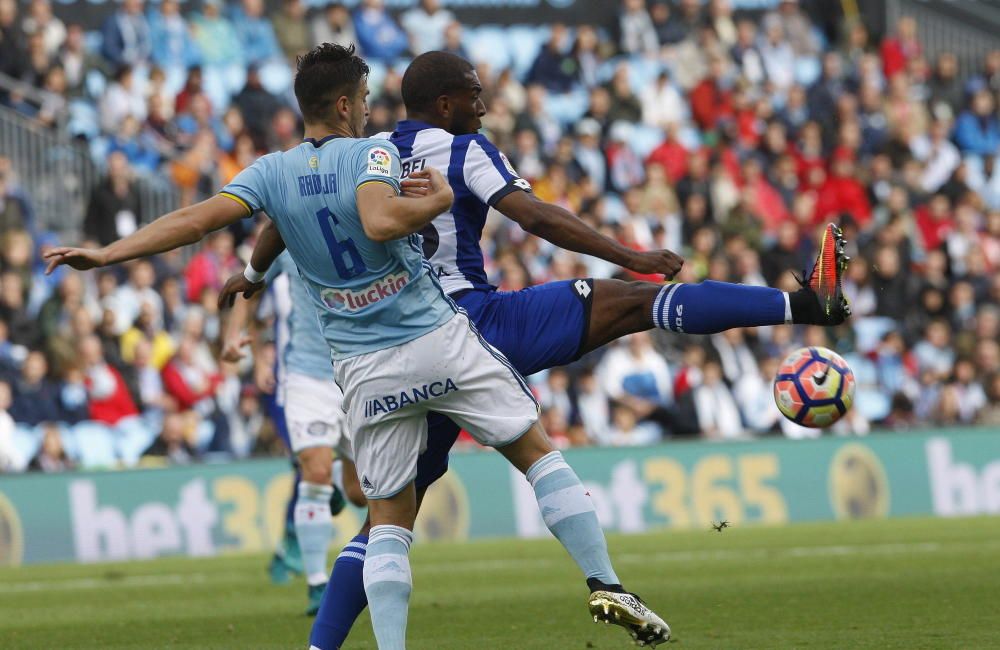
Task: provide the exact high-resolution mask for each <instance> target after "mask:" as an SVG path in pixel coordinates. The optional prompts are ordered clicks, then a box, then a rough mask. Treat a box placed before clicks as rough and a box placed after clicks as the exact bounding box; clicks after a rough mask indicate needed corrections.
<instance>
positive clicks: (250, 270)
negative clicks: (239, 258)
mask: <svg viewBox="0 0 1000 650" xmlns="http://www.w3.org/2000/svg"><path fill="white" fill-rule="evenodd" d="M243 277H244V278H246V279H247V281H249V282H252V283H253V284H258V283H260V282H263V281H264V274H263V273H261V272H260V271H258V270H257V269H255V268H254V267H253V265H252V264H250V262H247V267H246V268H245V269H243Z"/></svg>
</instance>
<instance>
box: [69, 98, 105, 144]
mask: <svg viewBox="0 0 1000 650" xmlns="http://www.w3.org/2000/svg"><path fill="white" fill-rule="evenodd" d="M66 128H67V129H69V132H70V134H72V135H81V136H83V137H85V138H87V139H93V138H96V137H97V136H98V135H99V134H100V132H101V126H100V121H99V119H98V116H97V109H96V108H94V105H93V104H90V103H88V102H85V101H83V100H80V99H77V100H73V101H71V102H70V103H69V122H68V123H67V125H66Z"/></svg>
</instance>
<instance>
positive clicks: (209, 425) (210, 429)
mask: <svg viewBox="0 0 1000 650" xmlns="http://www.w3.org/2000/svg"><path fill="white" fill-rule="evenodd" d="M214 436H215V424H214V423H213V422H212V421H211V420H202V421H201V422H199V423H198V430H197V432H196V433H195V443H194V447H195V449H197V450H198V451H205V449H207V448H208V446H209V445H210V444H212V438H213V437H214Z"/></svg>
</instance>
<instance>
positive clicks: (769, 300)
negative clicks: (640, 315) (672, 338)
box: [653, 280, 792, 334]
mask: <svg viewBox="0 0 1000 650" xmlns="http://www.w3.org/2000/svg"><path fill="white" fill-rule="evenodd" d="M790 322H792V315H791V306H790V304H789V302H788V294H786V293H785V292H784V291H779V290H778V289H773V288H771V287H755V286H751V285H747V284H731V283H729V282H715V281H714V280H705V281H704V282H701V283H699V284H668V285H667V286H665V287H663V288H662V289H660V293H658V294H656V299H655V300H654V301H653V324H654V325H655V326H656V327H659V328H660V329H665V330H666V329H669V330H671V331H673V332H685V333H687V334H715V333H717V332H722V331H725V330H728V329H732V328H734V327H757V326H760V325H783V324H785V323H790Z"/></svg>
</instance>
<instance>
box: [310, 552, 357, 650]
mask: <svg viewBox="0 0 1000 650" xmlns="http://www.w3.org/2000/svg"><path fill="white" fill-rule="evenodd" d="M367 548H368V535H357V536H356V537H355V538H354V539H352V540H351V541H350V542H348V544H347V546H345V547H344V550H343V551H341V552H340V555H339V556H337V561H336V562H334V563H333V572H332V573H331V574H330V582H329V584H328V585H327V588H326V591H325V592H323V602H322V603H321V604H320V606H319V613H318V614H316V621H315V622H314V623H313V627H312V633H311V634H310V635H309V644H310V646H311V647H313V648H318V649H319V650H337V648H339V647H340V646H342V645H344V641H345V640H346V639H347V635H348V634H349V633H350V632H351V627H352V626H353V625H354V621H355V620H357V618H358V616H361V612H363V611H365V607H367V606H368V596H367V595H366V594H365V579H364V569H365V552H366V550H367Z"/></svg>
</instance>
